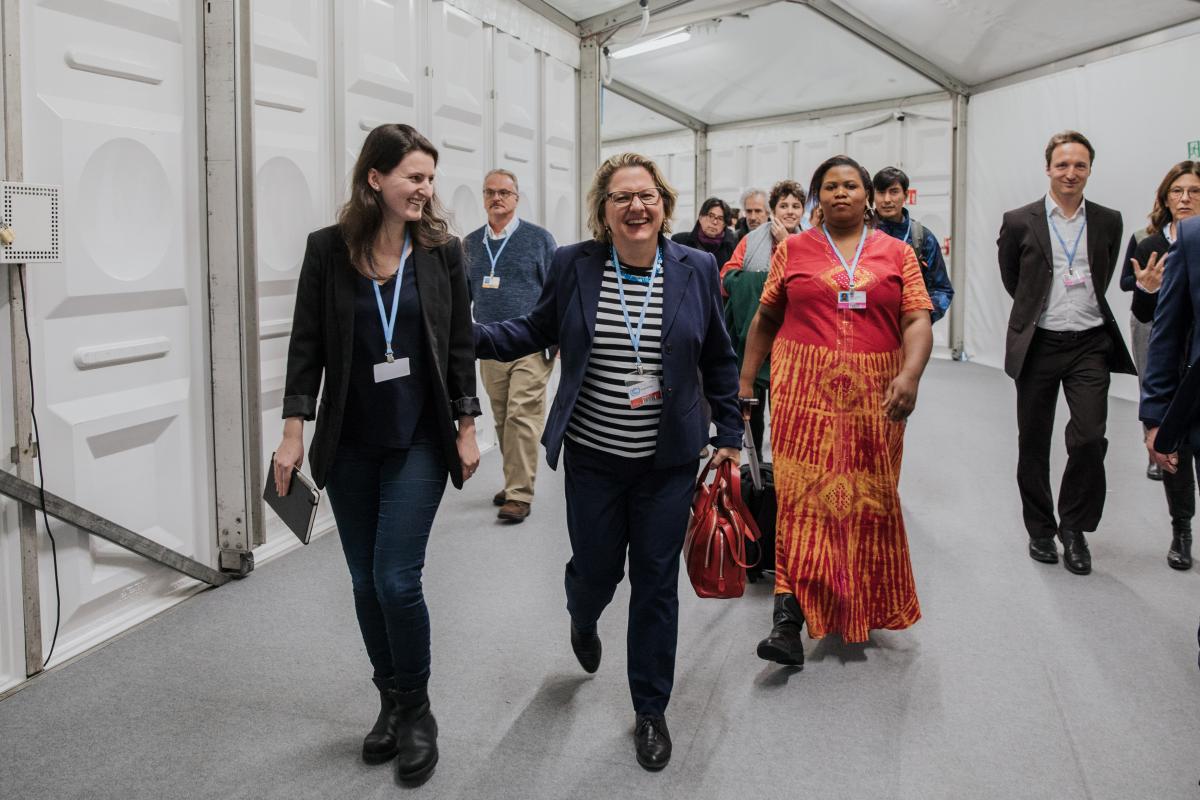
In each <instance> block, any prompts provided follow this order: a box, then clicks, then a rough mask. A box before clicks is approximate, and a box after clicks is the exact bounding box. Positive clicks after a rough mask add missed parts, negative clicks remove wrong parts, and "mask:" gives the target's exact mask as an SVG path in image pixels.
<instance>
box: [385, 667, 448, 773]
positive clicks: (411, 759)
mask: <svg viewBox="0 0 1200 800" xmlns="http://www.w3.org/2000/svg"><path fill="white" fill-rule="evenodd" d="M395 732H396V751H397V752H396V779H397V780H399V781H401V782H402V783H421V782H422V781H424V780H425V779H426V778H428V777H429V775H430V774H431V773H432V772H433V768H434V767H435V766H436V765H437V761H438V747H437V734H438V728H437V720H436V719H434V718H433V712H432V711H430V710H429V692H428V691H427V690H426V689H425V688H424V687H422V688H420V689H407V690H404V689H401V690H398V691H397V692H396V727H395Z"/></svg>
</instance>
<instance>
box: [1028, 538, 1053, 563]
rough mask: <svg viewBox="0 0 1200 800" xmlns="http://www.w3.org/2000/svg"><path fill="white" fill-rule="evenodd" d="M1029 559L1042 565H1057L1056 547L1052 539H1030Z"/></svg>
mask: <svg viewBox="0 0 1200 800" xmlns="http://www.w3.org/2000/svg"><path fill="white" fill-rule="evenodd" d="M1029 557H1030V558H1032V559H1033V560H1034V561H1040V562H1042V563H1043V564H1057V563H1058V547H1057V546H1056V545H1055V544H1054V537H1053V536H1047V537H1046V538H1044V539H1030V540H1029Z"/></svg>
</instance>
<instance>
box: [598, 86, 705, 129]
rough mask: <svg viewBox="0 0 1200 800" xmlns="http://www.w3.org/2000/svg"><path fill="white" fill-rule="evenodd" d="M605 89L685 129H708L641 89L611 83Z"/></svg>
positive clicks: (696, 120) (702, 121)
mask: <svg viewBox="0 0 1200 800" xmlns="http://www.w3.org/2000/svg"><path fill="white" fill-rule="evenodd" d="M605 88H607V89H608V90H609V91H610V92H612V93H613V94H617V95H620V96H621V97H624V98H625V99H626V100H629V101H631V102H634V103H637V104H638V105H639V106H642V107H643V108H648V109H650V110H651V111H653V112H654V113H656V114H661V115H662V116H664V117H666V118H667V119H669V120H672V121H673V122H678V123H679V124H680V125H682V126H684V127H685V128H691V129H692V130H694V131H707V130H708V129H709V126H708V123H706V122H705V121H704V120H701V119H697V118H696V117H693V116H692V115H691V114H689V113H687V112H686V111H681V110H679V109H678V108H675V106H672V105H669V104H667V103H664V102H663V101H662V100H659V99H658V98H657V97H652V96H650V95H648V94H646V93H645V92H643V91H642V90H641V89H635V88H634V87H632V86H630V85H629V84H627V83H621V82H620V81H612V82H610V83H609V84H608V86H607V87H605Z"/></svg>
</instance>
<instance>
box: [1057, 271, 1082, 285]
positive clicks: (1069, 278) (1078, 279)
mask: <svg viewBox="0 0 1200 800" xmlns="http://www.w3.org/2000/svg"><path fill="white" fill-rule="evenodd" d="M1085 283H1087V276H1086V275H1084V274H1083V273H1081V272H1071V271H1070V270H1067V273H1066V274H1065V275H1063V284H1064V285H1066V286H1083V285H1084V284H1085Z"/></svg>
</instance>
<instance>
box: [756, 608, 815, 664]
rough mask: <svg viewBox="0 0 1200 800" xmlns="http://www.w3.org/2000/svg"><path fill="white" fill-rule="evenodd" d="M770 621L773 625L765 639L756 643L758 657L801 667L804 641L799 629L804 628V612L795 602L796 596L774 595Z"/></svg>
mask: <svg viewBox="0 0 1200 800" xmlns="http://www.w3.org/2000/svg"><path fill="white" fill-rule="evenodd" d="M771 619H772V622H773V623H774V625H773V627H772V628H771V633H770V634H769V635H768V636H767V638H765V639H763V640H762V641H761V642H759V643H758V657H759V658H761V659H763V660H764V661H774V662H775V663H777V664H785V665H787V666H790V667H803V666H804V640H803V639H802V638H801V636H800V629H801V628H802V627H803V626H804V612H803V611H801V610H800V604H799V603H798V602H796V595H794V594H777V595H775V609H774V613H773V614H772V615H771Z"/></svg>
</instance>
